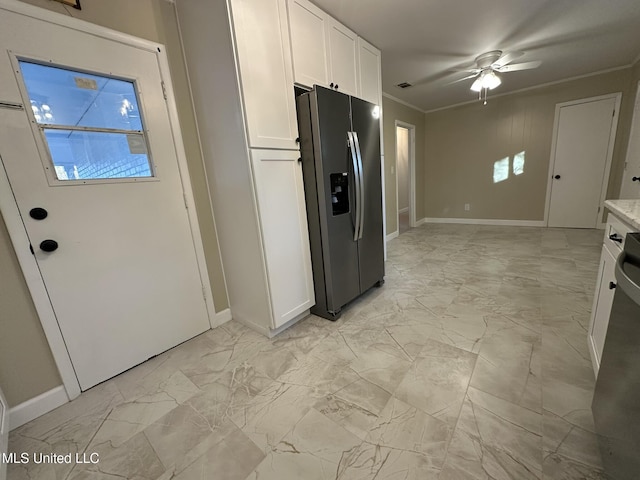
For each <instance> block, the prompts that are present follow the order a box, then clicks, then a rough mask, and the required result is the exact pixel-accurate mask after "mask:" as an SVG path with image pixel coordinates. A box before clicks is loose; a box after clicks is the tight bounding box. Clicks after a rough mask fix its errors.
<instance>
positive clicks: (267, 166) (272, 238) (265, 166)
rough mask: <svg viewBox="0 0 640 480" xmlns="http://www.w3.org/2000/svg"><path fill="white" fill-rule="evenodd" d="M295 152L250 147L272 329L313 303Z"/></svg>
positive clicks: (307, 236)
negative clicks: (272, 323)
mask: <svg viewBox="0 0 640 480" xmlns="http://www.w3.org/2000/svg"><path fill="white" fill-rule="evenodd" d="M299 156H300V153H299V152H296V151H289V150H256V149H252V150H251V162H252V167H253V176H254V183H255V192H256V200H257V205H258V210H259V218H260V231H261V235H262V242H263V246H264V256H265V262H266V270H267V279H268V288H269V293H270V298H271V311H272V318H273V322H274V325H273V328H278V327H280V326H282V325H284V324H285V323H286V322H288V321H289V320H292V319H293V318H295V317H296V316H298V315H299V314H301V313H302V312H304V311H305V310H308V309H309V308H310V307H312V306H313V305H314V304H315V297H314V292H313V275H312V271H311V254H310V249H309V232H308V229H307V212H306V206H305V198H304V187H303V183H302V165H301V164H300V162H298V158H299ZM292 280H293V281H292Z"/></svg>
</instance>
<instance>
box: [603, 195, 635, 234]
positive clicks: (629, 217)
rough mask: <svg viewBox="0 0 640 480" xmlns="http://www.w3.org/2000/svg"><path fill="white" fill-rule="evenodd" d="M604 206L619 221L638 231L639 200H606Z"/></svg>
mask: <svg viewBox="0 0 640 480" xmlns="http://www.w3.org/2000/svg"><path fill="white" fill-rule="evenodd" d="M604 206H605V208H606V209H607V210H609V211H610V212H611V213H613V214H614V215H615V216H616V217H618V218H619V219H620V220H622V221H623V222H625V223H628V224H629V225H631V226H632V227H633V228H635V229H637V230H640V200H607V201H605V202H604Z"/></svg>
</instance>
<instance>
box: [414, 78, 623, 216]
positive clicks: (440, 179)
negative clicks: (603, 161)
mask: <svg viewBox="0 0 640 480" xmlns="http://www.w3.org/2000/svg"><path fill="white" fill-rule="evenodd" d="M505 81H508V77H507V80H505ZM630 81H631V69H630V68H627V69H624V70H617V71H614V72H609V73H605V74H599V75H594V76H591V77H586V78H582V79H578V80H573V81H568V82H563V83H560V84H555V85H551V86H547V87H541V88H537V89H533V90H529V91H526V92H520V93H515V94H512V95H504V96H500V97H491V96H489V101H488V104H487V105H484V106H483V105H482V102H474V103H472V104H466V105H462V106H459V107H454V108H450V109H446V110H441V111H437V112H432V113H427V114H426V128H425V143H426V147H425V148H426V177H425V182H424V184H423V190H424V191H425V197H424V198H425V204H424V207H425V213H426V215H425V216H426V217H436V218H470V219H500V220H543V218H544V209H545V200H546V189H547V180H548V172H549V159H550V151H551V141H552V135H553V124H554V115H555V106H556V104H557V103H561V102H567V101H571V100H577V99H581V98H587V97H594V96H598V95H603V94H607V93H614V92H622V108H621V111H620V118H619V125H618V135H617V138H616V142H615V147H614V153H613V162H612V169H611V177H610V182H609V188H608V195H607V198H615V197H616V196H617V194H618V191H619V185H620V181H621V177H622V169H623V167H624V157H625V153H626V146H627V141H628V133H629V132H628V131H629V128H630V115H631V110H630V106H631V103H632V102H633V98H632V97H633V95H630V93H631V90H630ZM521 151H525V152H526V154H525V159H526V161H525V166H524V173H523V174H522V175H519V176H513V175H511V176H510V177H509V179H508V180H506V181H503V182H500V183H495V184H494V183H493V166H494V162H496V161H497V160H500V159H502V158H504V157H507V156H513V155H514V154H516V153H518V152H521ZM465 203H469V204H470V206H471V210H470V211H468V212H465V210H464V204H465Z"/></svg>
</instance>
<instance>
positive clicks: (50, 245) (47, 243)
mask: <svg viewBox="0 0 640 480" xmlns="http://www.w3.org/2000/svg"><path fill="white" fill-rule="evenodd" d="M57 249H58V242H56V241H55V240H50V239H47V240H43V241H42V242H40V250H42V251H43V252H55V251H56V250H57Z"/></svg>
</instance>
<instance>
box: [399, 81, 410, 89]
mask: <svg viewBox="0 0 640 480" xmlns="http://www.w3.org/2000/svg"><path fill="white" fill-rule="evenodd" d="M411 86H412V85H411V84H410V83H407V82H402V83H399V84H398V85H396V87H400V88H408V87H411Z"/></svg>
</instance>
